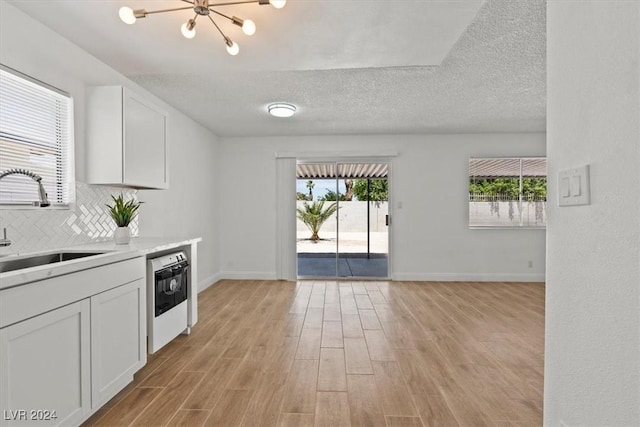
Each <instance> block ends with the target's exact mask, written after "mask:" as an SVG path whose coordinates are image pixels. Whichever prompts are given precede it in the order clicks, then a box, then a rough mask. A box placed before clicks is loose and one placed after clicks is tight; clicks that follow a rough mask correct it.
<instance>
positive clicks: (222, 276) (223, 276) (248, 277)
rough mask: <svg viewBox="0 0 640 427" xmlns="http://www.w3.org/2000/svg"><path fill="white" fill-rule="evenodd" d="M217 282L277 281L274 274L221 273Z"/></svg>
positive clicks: (258, 272)
mask: <svg viewBox="0 0 640 427" xmlns="http://www.w3.org/2000/svg"><path fill="white" fill-rule="evenodd" d="M219 276H220V277H219V278H218V280H222V279H229V280H277V277H276V273H275V272H270V271H269V272H266V271H221V272H220V273H219Z"/></svg>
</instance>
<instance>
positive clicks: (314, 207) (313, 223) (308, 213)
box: [296, 201, 338, 242]
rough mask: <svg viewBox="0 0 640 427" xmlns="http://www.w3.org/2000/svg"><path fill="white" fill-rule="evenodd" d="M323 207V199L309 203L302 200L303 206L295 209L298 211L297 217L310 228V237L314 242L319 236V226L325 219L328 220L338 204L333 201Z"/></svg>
mask: <svg viewBox="0 0 640 427" xmlns="http://www.w3.org/2000/svg"><path fill="white" fill-rule="evenodd" d="M323 208H324V201H318V202H312V203H311V204H309V203H307V202H304V208H298V209H296V210H297V211H298V218H299V219H300V221H302V222H304V224H305V225H306V226H307V227H308V228H309V230H311V239H310V240H312V241H314V242H316V241H318V240H320V236H318V232H319V231H320V227H322V224H324V222H325V221H326V220H328V219H329V218H330V217H331V215H333V214H334V213H335V212H336V211H337V210H338V206H336V204H335V203H331V204H330V205H329V206H327V208H326V209H323Z"/></svg>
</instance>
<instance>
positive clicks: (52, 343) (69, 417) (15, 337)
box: [0, 299, 91, 426]
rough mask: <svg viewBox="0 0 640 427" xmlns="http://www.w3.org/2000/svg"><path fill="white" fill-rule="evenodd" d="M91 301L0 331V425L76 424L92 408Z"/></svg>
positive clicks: (71, 305)
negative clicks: (0, 411) (0, 383)
mask: <svg viewBox="0 0 640 427" xmlns="http://www.w3.org/2000/svg"><path fill="white" fill-rule="evenodd" d="M90 326H91V321H90V302H89V300H88V299H85V300H82V301H78V302H75V303H73V304H69V305H66V306H64V307H61V308H58V309H56V310H53V311H50V312H48V313H45V314H41V315H39V316H36V317H33V318H31V319H28V320H25V321H23V322H20V323H16V324H15V325H11V326H8V327H6V328H4V329H1V330H0V365H1V366H0V376H1V377H2V390H0V402H1V405H0V406H2V408H3V413H2V418H1V419H0V422H1V423H2V425H11V426H13V425H25V426H32V425H39V426H40V425H42V426H48V425H65V426H66V425H69V426H71V425H78V424H79V423H80V422H81V421H82V420H83V419H84V418H85V416H86V415H87V414H89V412H90V410H91V403H90V400H91V396H90V390H91V388H90V384H91V383H90V381H91V368H90V366H91V365H90V357H91V356H90V352H91V345H90V344H91V342H90Z"/></svg>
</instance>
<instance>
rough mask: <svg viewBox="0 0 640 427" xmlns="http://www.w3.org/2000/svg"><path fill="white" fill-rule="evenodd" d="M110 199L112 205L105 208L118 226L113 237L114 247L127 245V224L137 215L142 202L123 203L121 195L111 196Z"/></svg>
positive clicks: (128, 231) (128, 239) (130, 201)
mask: <svg viewBox="0 0 640 427" xmlns="http://www.w3.org/2000/svg"><path fill="white" fill-rule="evenodd" d="M111 198H112V199H113V205H107V207H108V208H109V215H111V218H113V220H114V221H115V222H116V225H117V226H118V228H116V231H115V233H114V235H113V237H114V241H115V243H116V245H127V244H128V243H129V241H130V240H131V230H130V229H129V223H131V221H133V218H135V216H136V215H137V213H138V209H140V205H141V204H142V202H138V201H136V200H133V199H131V200H129V201H127V202H125V201H124V197H123V195H122V194H120V195H119V196H117V197H116V196H113V195H112V196H111Z"/></svg>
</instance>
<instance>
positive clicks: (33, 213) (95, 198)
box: [0, 182, 138, 254]
mask: <svg viewBox="0 0 640 427" xmlns="http://www.w3.org/2000/svg"><path fill="white" fill-rule="evenodd" d="M120 193H122V194H123V195H124V197H125V199H129V198H135V199H137V198H138V194H137V190H134V189H129V188H118V187H107V186H99V185H89V184H85V183H80V182H78V183H76V203H75V205H73V206H72V207H71V209H49V208H42V209H29V210H9V209H3V210H0V232H1V231H2V228H3V227H7V238H8V239H10V240H11V242H12V244H11V246H8V247H6V248H0V254H8V253H16V252H18V253H23V252H33V251H41V250H47V249H54V248H59V247H65V246H73V245H79V244H82V243H89V242H100V241H106V240H111V239H113V232H114V231H115V229H116V224H115V222H113V219H111V217H110V216H109V213H108V208H107V207H106V204H107V203H109V204H110V203H111V202H112V199H111V195H118V194H120ZM129 227H130V228H131V235H132V236H137V235H138V217H137V216H136V218H135V219H134V220H133V222H132V223H131V224H129Z"/></svg>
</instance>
